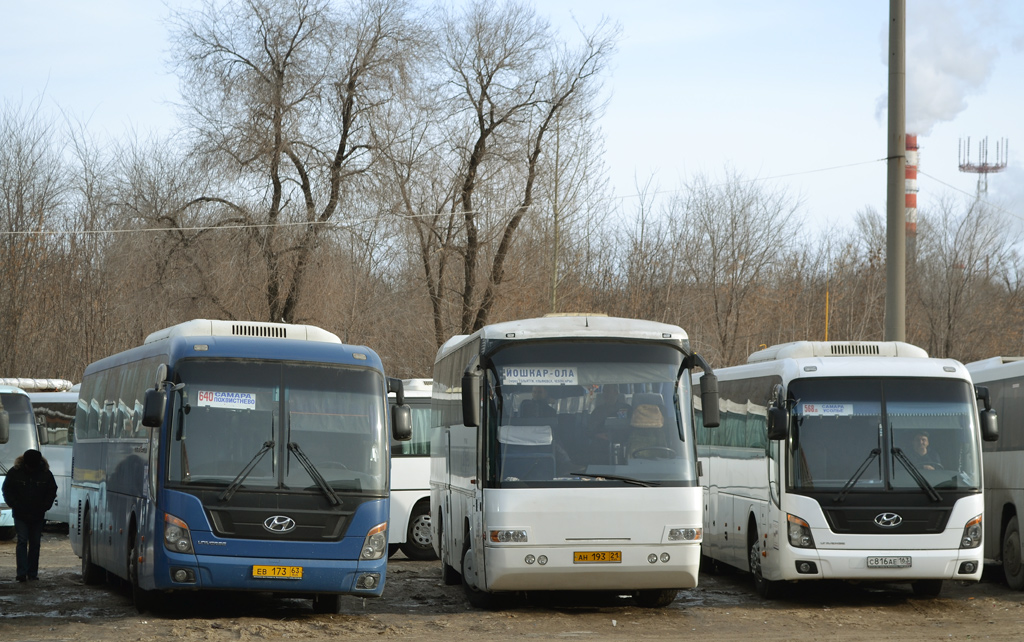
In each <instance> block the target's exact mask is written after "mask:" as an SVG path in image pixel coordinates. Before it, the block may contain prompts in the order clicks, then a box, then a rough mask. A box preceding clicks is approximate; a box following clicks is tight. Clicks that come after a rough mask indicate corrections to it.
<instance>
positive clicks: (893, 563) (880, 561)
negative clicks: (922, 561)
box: [868, 555, 914, 568]
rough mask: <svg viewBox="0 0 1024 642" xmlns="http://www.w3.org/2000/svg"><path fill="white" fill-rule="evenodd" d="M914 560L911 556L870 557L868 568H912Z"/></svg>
mask: <svg viewBox="0 0 1024 642" xmlns="http://www.w3.org/2000/svg"><path fill="white" fill-rule="evenodd" d="M913 565H914V560H913V558H911V557H910V556H909V555H886V556H881V557H869V558H868V568H910V567H911V566H913Z"/></svg>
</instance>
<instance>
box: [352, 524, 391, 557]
mask: <svg viewBox="0 0 1024 642" xmlns="http://www.w3.org/2000/svg"><path fill="white" fill-rule="evenodd" d="M387 550H388V525H387V522H385V523H383V524H377V525H376V526H374V527H373V528H372V529H370V532H369V533H367V534H366V539H364V540H363V552H362V553H360V555H359V558H360V559H364V560H379V559H380V558H382V557H384V553H385V552H387Z"/></svg>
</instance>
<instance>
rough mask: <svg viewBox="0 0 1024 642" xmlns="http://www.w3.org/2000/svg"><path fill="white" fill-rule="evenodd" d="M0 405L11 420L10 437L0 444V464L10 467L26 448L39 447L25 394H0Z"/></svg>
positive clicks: (33, 420) (30, 409)
mask: <svg viewBox="0 0 1024 642" xmlns="http://www.w3.org/2000/svg"><path fill="white" fill-rule="evenodd" d="M0 406H2V407H3V409H4V410H6V411H7V416H8V419H9V420H10V422H11V434H10V438H9V439H8V440H7V443H6V444H0V464H2V465H3V467H4V468H10V467H11V466H13V465H14V460H15V459H17V458H18V457H20V456H21V455H22V454H24V452H25V451H26V450H28V449H29V448H39V443H38V437H37V436H36V422H35V419H34V418H33V417H32V406H31V405H30V404H29V401H28V397H26V396H25V395H19V394H8V393H4V394H0ZM0 472H2V471H0Z"/></svg>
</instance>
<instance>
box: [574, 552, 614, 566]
mask: <svg viewBox="0 0 1024 642" xmlns="http://www.w3.org/2000/svg"><path fill="white" fill-rule="evenodd" d="M572 563H573V564H621V563H622V551H576V552H574V553H573V554H572Z"/></svg>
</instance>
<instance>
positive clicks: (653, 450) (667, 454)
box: [631, 446, 677, 459]
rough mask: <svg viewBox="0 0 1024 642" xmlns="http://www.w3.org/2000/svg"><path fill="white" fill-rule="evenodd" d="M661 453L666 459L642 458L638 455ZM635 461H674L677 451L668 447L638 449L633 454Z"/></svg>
mask: <svg viewBox="0 0 1024 642" xmlns="http://www.w3.org/2000/svg"><path fill="white" fill-rule="evenodd" d="M646 452H649V453H661V454H663V455H665V456H664V457H657V456H655V457H641V456H640V455H639V454H638V453H646ZM631 456H632V457H633V458H634V459H674V458H675V457H677V454H676V451H674V450H672V449H671V448H668V447H666V446H647V447H646V448H637V449H636V450H634V451H633V452H632V454H631Z"/></svg>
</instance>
